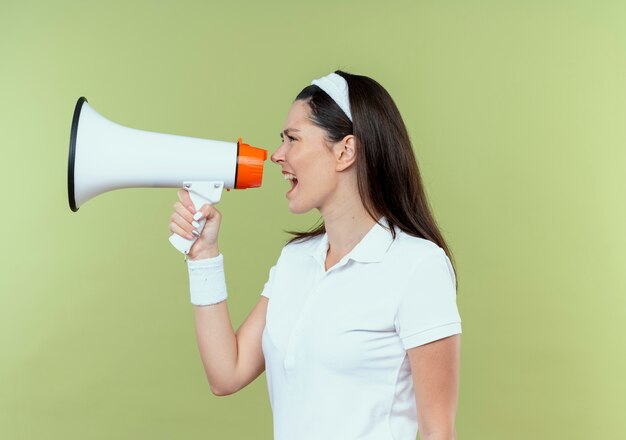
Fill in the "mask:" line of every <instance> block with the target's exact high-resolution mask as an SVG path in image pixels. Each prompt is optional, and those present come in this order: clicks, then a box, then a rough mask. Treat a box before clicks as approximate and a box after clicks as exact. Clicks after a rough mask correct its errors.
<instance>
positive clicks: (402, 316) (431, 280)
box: [395, 248, 461, 350]
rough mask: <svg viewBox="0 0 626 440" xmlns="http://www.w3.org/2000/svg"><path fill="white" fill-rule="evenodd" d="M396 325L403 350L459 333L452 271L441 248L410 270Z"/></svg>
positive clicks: (458, 317) (399, 305)
mask: <svg viewBox="0 0 626 440" xmlns="http://www.w3.org/2000/svg"><path fill="white" fill-rule="evenodd" d="M395 327H396V331H397V332H398V335H399V336H400V339H401V341H402V345H403V347H404V349H405V350H408V349H409V348H413V347H417V346H418V345H423V344H427V343H429V342H432V341H436V340H438V339H442V338H445V337H448V336H452V335H455V334H458V333H461V317H460V315H459V311H458V308H457V304H456V286H455V275H454V270H453V268H452V264H451V263H450V260H449V259H448V256H447V255H446V254H445V252H444V251H443V249H441V248H439V249H437V250H435V251H433V252H430V253H429V254H428V255H426V256H425V257H424V258H423V259H421V260H420V262H419V263H418V264H417V265H416V266H415V267H414V269H413V270H412V273H411V274H410V276H409V279H408V284H407V285H406V287H405V289H404V291H403V292H401V297H400V300H399V303H398V310H397V313H396V319H395Z"/></svg>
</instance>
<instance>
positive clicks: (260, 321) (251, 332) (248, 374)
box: [233, 296, 269, 393]
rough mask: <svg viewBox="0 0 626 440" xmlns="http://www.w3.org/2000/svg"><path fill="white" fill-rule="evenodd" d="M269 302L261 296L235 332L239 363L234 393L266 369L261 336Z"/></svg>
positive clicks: (236, 369)
mask: <svg viewBox="0 0 626 440" xmlns="http://www.w3.org/2000/svg"><path fill="white" fill-rule="evenodd" d="M268 302H269V299H267V298H266V297H265V296H261V297H260V298H259V300H258V302H257V303H256V305H255V306H254V308H253V309H252V311H251V312H250V314H249V315H248V317H247V318H246V319H245V321H244V322H243V324H241V325H240V326H239V328H238V329H237V331H236V332H235V335H236V337H237V364H236V366H235V386H236V389H235V390H233V393H234V392H237V391H239V390H240V389H242V388H244V387H245V386H246V385H248V384H249V383H251V382H252V381H253V380H254V379H256V378H257V377H258V376H259V375H260V374H261V373H262V372H263V371H264V370H265V358H264V356H263V349H262V346H261V338H262V335H263V329H264V328H265V316H266V313H267V304H268Z"/></svg>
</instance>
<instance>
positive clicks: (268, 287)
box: [261, 265, 276, 299]
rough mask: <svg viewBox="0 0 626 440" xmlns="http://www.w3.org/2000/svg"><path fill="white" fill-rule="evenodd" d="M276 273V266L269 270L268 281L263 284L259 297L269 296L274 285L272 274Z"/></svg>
mask: <svg viewBox="0 0 626 440" xmlns="http://www.w3.org/2000/svg"><path fill="white" fill-rule="evenodd" d="M275 272H276V265H274V266H272V268H271V269H270V275H269V279H268V280H267V281H266V282H265V286H264V287H263V292H261V295H262V296H264V297H266V298H268V299H269V297H270V295H271V291H272V286H273V284H274V273H275Z"/></svg>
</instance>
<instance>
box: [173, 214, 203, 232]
mask: <svg viewBox="0 0 626 440" xmlns="http://www.w3.org/2000/svg"><path fill="white" fill-rule="evenodd" d="M171 220H172V222H173V223H174V224H176V225H178V227H179V228H180V229H182V230H183V231H185V232H186V233H188V234H193V232H192V231H195V230H196V227H197V226H196V225H194V224H192V223H189V222H188V221H187V220H185V219H184V218H183V217H182V216H181V215H180V214H179V213H178V212H175V213H173V214H172V218H171ZM194 223H196V222H194ZM196 224H197V223H196ZM198 226H199V225H198ZM198 232H200V231H198Z"/></svg>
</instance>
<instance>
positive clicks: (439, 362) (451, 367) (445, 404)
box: [407, 334, 461, 438]
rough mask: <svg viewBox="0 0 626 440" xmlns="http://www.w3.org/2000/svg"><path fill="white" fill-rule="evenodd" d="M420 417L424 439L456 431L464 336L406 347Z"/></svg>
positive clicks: (418, 417)
mask: <svg viewBox="0 0 626 440" xmlns="http://www.w3.org/2000/svg"><path fill="white" fill-rule="evenodd" d="M407 353H408V356H409V361H410V364H411V375H412V377H413V387H414V388H415V403H416V406H417V419H418V426H419V431H420V433H421V436H422V438H424V437H425V436H427V435H429V434H432V433H435V432H439V431H442V432H444V433H454V420H455V417H456V409H457V402H458V393H459V382H460V377H459V376H460V358H461V335H460V334H456V335H452V336H448V337H446V338H443V339H439V340H437V341H433V342H430V343H427V344H424V345H420V346H417V347H414V348H411V349H409V350H407Z"/></svg>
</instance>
